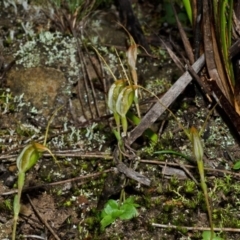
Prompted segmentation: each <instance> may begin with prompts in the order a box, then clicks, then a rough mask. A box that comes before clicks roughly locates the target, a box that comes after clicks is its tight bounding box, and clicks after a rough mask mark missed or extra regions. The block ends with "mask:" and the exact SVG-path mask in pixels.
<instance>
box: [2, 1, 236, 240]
mask: <svg viewBox="0 0 240 240" xmlns="http://www.w3.org/2000/svg"><path fill="white" fill-rule="evenodd" d="M10 2H11V1H7V0H4V1H3V2H0V22H1V26H0V31H1V41H0V48H1V49H0V53H1V55H0V67H1V69H0V70H1V72H0V73H1V75H0V76H1V78H0V84H1V88H0V114H1V115H0V123H1V124H0V151H1V155H0V211H1V216H0V239H11V234H12V226H13V199H14V195H15V194H16V189H17V184H16V182H17V176H18V169H17V166H16V159H17V157H18V156H19V154H20V153H21V151H23V149H24V147H25V146H30V145H31V144H34V143H40V144H43V143H44V137H45V132H46V130H47V129H48V124H50V127H49V132H48V136H47V147H48V148H49V149H50V150H51V151H52V153H53V154H54V156H55V157H56V158H57V161H58V162H57V163H55V162H54V160H53V159H52V156H51V154H49V152H45V153H43V155H42V157H41V158H40V159H39V161H38V162H37V163H36V165H35V166H34V167H32V168H31V169H30V170H29V171H28V172H27V174H26V179H25V183H24V190H23V194H22V197H21V210H20V216H19V220H18V225H17V239H24V237H25V238H27V239H36V238H38V239H49V240H50V239H63V240H64V239H66V240H67V239H168V240H171V239H181V240H183V239H208V238H203V237H202V233H203V231H204V230H206V229H204V227H205V228H209V222H208V214H207V209H206V205H205V201H204V195H203V192H202V190H201V187H200V185H199V181H200V179H199V173H198V170H197V165H196V163H195V161H194V159H193V157H192V155H193V154H192V146H191V143H190V141H189V140H188V138H187V136H186V134H185V133H184V131H183V130H182V129H181V127H180V126H179V123H178V122H177V121H176V119H175V118H174V117H173V116H172V115H171V114H170V113H169V112H168V111H166V113H164V114H163V116H161V117H160V119H159V120H158V121H157V123H155V124H154V125H153V126H152V128H151V129H152V131H154V132H156V133H157V134H158V136H159V138H158V142H157V143H153V142H151V141H150V140H149V139H148V138H147V137H145V136H143V137H141V138H139V139H138V140H137V141H136V142H135V143H134V144H133V145H132V146H131V148H130V149H126V152H125V153H124V155H123V162H124V164H126V165H127V166H128V167H129V168H131V169H132V170H133V169H134V171H136V172H138V173H140V174H142V175H143V176H144V177H146V178H148V179H149V180H150V182H151V184H150V186H145V185H143V184H140V183H139V182H137V181H135V180H133V179H129V178H126V176H125V175H124V174H122V173H120V172H118V170H117V166H116V165H117V164H116V162H115V161H114V159H113V156H114V154H113V151H114V149H115V148H116V147H117V146H118V142H117V140H116V138H115V136H114V134H113V132H112V130H111V129H112V128H114V127H115V123H114V119H113V117H112V114H111V113H110V111H109V109H108V107H107V104H106V97H107V92H108V89H109V87H110V86H111V84H112V83H113V77H112V75H111V74H110V73H109V69H111V71H112V72H113V73H114V75H115V76H116V78H117V79H121V78H123V77H124V76H125V75H124V73H123V72H124V70H123V69H125V70H126V71H128V69H127V64H126V58H125V54H126V43H128V35H127V34H126V33H125V32H124V30H123V29H122V27H119V25H117V24H116V21H118V15H117V10H116V9H115V8H114V7H113V6H111V7H110V6H108V7H106V8H103V9H97V10H94V11H93V12H92V13H91V14H89V15H87V16H86V17H85V18H83V19H82V20H78V21H77V23H76V25H74V27H75V29H76V31H78V32H81V35H80V37H78V39H79V40H78V41H79V42H78V41H77V40H76V38H75V37H74V36H73V35H72V34H71V31H70V30H69V27H68V25H67V23H69V22H71V23H73V22H74V18H71V15H66V11H65V10H66V9H65V10H64V7H62V9H61V8H59V9H57V8H55V9H54V8H53V7H52V6H50V5H46V4H45V5H44V7H43V6H42V5H41V4H40V5H39V3H38V1H31V2H30V3H28V4H26V3H27V2H28V1H26V2H24V1H23V3H22V4H21V3H18V2H20V1H16V3H15V4H13V3H10ZM45 3H48V1H46V2H45ZM161 8H162V5H161V4H159V5H158V6H157V7H156V6H154V5H152V4H150V3H145V5H144V4H136V5H135V8H134V11H135V13H136V15H137V16H138V17H139V22H140V24H141V26H142V27H143V29H144V31H146V35H147V36H148V37H147V39H148V40H149V44H150V47H151V50H152V56H147V54H146V53H145V52H144V51H143V50H141V49H139V52H140V53H139V55H138V62H137V73H138V78H139V84H141V85H143V86H145V87H146V88H147V89H148V90H149V91H151V92H154V93H155V94H156V95H158V96H159V97H161V95H162V94H164V92H166V91H167V90H168V89H169V87H170V86H171V85H172V83H173V82H174V81H176V79H177V78H178V77H179V76H180V75H181V72H180V71H179V70H178V69H177V67H176V66H175V65H174V64H173V62H172V61H171V59H170V57H169V56H168V54H167V52H166V50H165V49H164V48H163V47H162V46H161V44H159V42H154V43H153V41H151V42H150V39H153V36H154V37H155V36H156V35H158V34H156V30H155V29H156V26H157V24H160V26H162V25H163V22H160V21H159V19H158V18H157V14H158V13H160V12H161ZM51 9H52V11H54V13H55V15H51V14H50V13H51V11H50V10H51ZM53 9H54V10H53ZM64 14H65V15H64ZM64 16H65V17H66V16H67V19H68V22H64V20H63V19H64ZM144 16H145V17H144ZM151 16H154V19H153V18H152V17H151ZM61 20H62V21H61ZM154 20H156V21H154ZM147 26H148V28H147ZM154 32H155V33H154ZM153 33H154V34H153ZM160 37H162V38H165V37H166V35H165V36H162V35H160ZM179 45H180V44H179ZM93 47H94V48H96V49H97V51H98V53H99V54H100V55H101V56H102V57H103V58H104V59H105V61H106V63H107V64H108V66H107V67H106V65H105V63H103V61H102V59H101V57H99V55H98V54H96V51H95V50H94V49H93ZM113 47H114V48H116V49H117V52H116V51H115V50H114V49H113ZM117 54H119V56H118V55H117ZM119 59H122V61H123V65H124V68H122V66H121V64H120V63H119ZM192 92H195V94H191V93H192ZM155 101H156V100H155V99H154V98H153V97H152V96H151V94H149V93H146V92H144V91H143V92H142V96H141V100H140V101H139V104H140V109H141V114H142V116H144V114H145V113H146V112H147V111H148V109H149V107H150V106H151V105H152V104H153V103H154V102H155ZM171 110H172V111H173V112H174V114H175V116H176V118H177V120H178V121H179V122H180V123H181V124H182V125H183V126H184V127H185V128H187V127H188V126H195V127H196V128H197V129H198V130H199V131H200V129H201V127H202V126H203V125H204V122H205V120H206V122H207V124H206V127H205V131H204V132H203V134H202V136H201V141H202V142H203V145H204V161H205V167H206V169H205V173H206V177H207V179H206V183H207V186H208V194H209V198H210V199H211V206H212V216H213V222H214V227H215V228H219V229H218V233H219V234H220V236H221V239H233V240H235V239H240V233H238V231H239V232H240V230H239V227H240V221H239V212H238V211H239V198H240V187H239V182H238V181H239V179H240V175H239V174H238V172H237V171H234V170H233V169H232V167H233V165H234V163H235V162H237V161H238V159H239V158H240V150H239V145H238V141H237V139H236V137H235V135H234V132H232V130H231V128H230V127H229V124H228V122H225V121H224V120H223V119H222V117H221V116H220V115H219V113H218V112H217V111H216V110H214V111H213V112H212V114H211V116H210V117H207V115H208V113H209V111H210V110H209V108H208V103H207V101H206V99H205V98H204V96H202V94H201V93H200V91H199V90H198V88H197V87H196V86H195V85H194V84H191V86H190V88H189V89H188V90H187V91H186V92H184V93H183V94H182V95H181V96H180V97H179V98H178V100H177V101H176V102H175V103H174V104H173V105H172V106H171ZM56 111H57V112H56ZM131 111H132V112H133V113H134V114H136V110H135V109H134V107H132V108H131ZM206 118H207V119H206ZM131 123H132V121H130V123H129V126H128V131H130V130H131V129H132V128H134V124H133V123H132V124H131ZM163 150H169V151H175V152H178V153H181V154H184V155H186V156H188V160H186V158H182V157H181V156H178V155H175V154H172V152H169V151H168V154H156V152H159V151H163ZM186 169H187V170H186ZM195 181H196V182H195ZM123 190H124V192H125V196H126V198H128V197H134V201H135V203H136V204H137V205H138V207H136V208H137V211H138V214H137V215H136V216H134V217H131V219H130V220H122V219H120V218H117V219H116V220H115V221H114V222H113V223H112V224H110V225H109V226H108V227H106V228H105V229H104V230H102V229H101V223H100V221H101V211H102V210H103V209H104V206H105V205H106V203H107V201H108V200H109V199H114V200H119V199H120V198H121V192H123ZM157 224H159V225H157ZM187 227H192V229H188V230H187ZM216 233H217V230H216ZM216 239H217V238H216Z"/></svg>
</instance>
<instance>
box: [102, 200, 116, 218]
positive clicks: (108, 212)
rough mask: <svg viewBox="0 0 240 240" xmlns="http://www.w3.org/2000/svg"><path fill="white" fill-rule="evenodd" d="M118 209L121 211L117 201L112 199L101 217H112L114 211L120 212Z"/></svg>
mask: <svg viewBox="0 0 240 240" xmlns="http://www.w3.org/2000/svg"><path fill="white" fill-rule="evenodd" d="M118 209H119V207H118V203H117V201H115V200H112V199H110V200H108V202H107V203H106V205H105V207H104V209H103V211H102V213H101V216H102V217H104V216H106V215H111V214H112V212H113V211H114V210H118Z"/></svg>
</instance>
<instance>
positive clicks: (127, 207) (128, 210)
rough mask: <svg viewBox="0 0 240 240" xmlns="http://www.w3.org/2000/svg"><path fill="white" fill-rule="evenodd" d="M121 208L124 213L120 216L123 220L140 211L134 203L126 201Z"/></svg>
mask: <svg viewBox="0 0 240 240" xmlns="http://www.w3.org/2000/svg"><path fill="white" fill-rule="evenodd" d="M120 209H121V210H123V213H122V214H121V216H119V217H120V219H122V220H128V219H131V218H133V217H136V216H137V215H138V211H137V209H136V208H135V207H134V204H130V203H124V204H123V205H122V206H121V208H120Z"/></svg>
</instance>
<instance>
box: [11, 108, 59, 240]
mask: <svg viewBox="0 0 240 240" xmlns="http://www.w3.org/2000/svg"><path fill="white" fill-rule="evenodd" d="M60 108H62V107H60ZM60 108H58V109H56V110H55V111H54V113H53V115H52V117H51V118H50V120H49V122H48V125H47V128H46V133H45V138H44V144H43V145H42V144H40V143H30V144H28V145H27V146H26V147H25V148H24V149H23V150H22V152H21V153H20V154H19V156H18V157H17V161H16V163H17V168H18V181H17V185H18V193H17V195H15V197H14V200H13V212H14V216H13V231H12V240H15V239H16V230H17V221H18V216H19V213H20V209H21V204H20V201H21V195H22V189H23V186H24V182H25V174H26V172H27V171H28V170H29V169H31V168H32V167H33V166H34V165H35V164H36V163H37V161H38V160H39V158H40V157H41V156H42V153H43V152H49V153H50V155H51V156H52V157H53V159H54V160H55V162H56V163H57V160H56V158H55V157H54V155H53V154H52V152H51V151H50V149H48V148H47V147H46V146H45V145H46V141H47V134H48V129H49V126H50V123H51V121H52V118H53V116H54V114H55V113H56V112H57V111H58V110H59V109H60Z"/></svg>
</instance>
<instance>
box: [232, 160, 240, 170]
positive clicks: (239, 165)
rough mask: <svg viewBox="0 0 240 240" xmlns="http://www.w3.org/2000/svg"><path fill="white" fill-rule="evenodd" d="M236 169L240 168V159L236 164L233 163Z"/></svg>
mask: <svg viewBox="0 0 240 240" xmlns="http://www.w3.org/2000/svg"><path fill="white" fill-rule="evenodd" d="M233 169H234V170H238V169H240V160H238V161H237V162H236V163H235V164H234V165H233Z"/></svg>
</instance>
